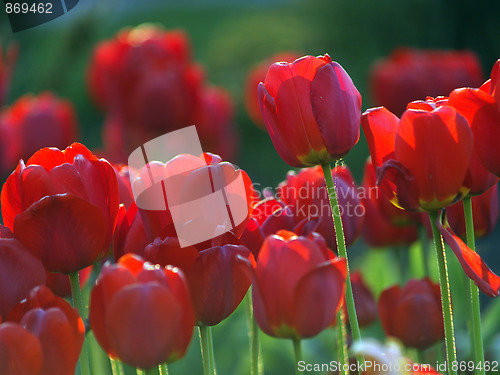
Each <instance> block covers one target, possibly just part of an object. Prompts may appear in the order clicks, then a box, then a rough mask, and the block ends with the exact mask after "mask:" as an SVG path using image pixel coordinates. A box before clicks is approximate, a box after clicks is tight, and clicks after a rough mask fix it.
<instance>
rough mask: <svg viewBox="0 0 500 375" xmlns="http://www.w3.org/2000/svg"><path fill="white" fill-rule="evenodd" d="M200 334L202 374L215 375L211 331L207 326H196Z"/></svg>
mask: <svg viewBox="0 0 500 375" xmlns="http://www.w3.org/2000/svg"><path fill="white" fill-rule="evenodd" d="M198 329H199V333H200V344H201V356H202V358H203V374H204V375H215V359H214V349H213V343H212V329H211V327H209V326H203V325H202V326H198Z"/></svg>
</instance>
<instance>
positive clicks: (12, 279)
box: [0, 225, 46, 368]
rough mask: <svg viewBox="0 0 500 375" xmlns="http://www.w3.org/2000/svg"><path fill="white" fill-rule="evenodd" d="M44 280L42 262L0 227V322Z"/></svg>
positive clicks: (7, 230) (5, 228)
mask: <svg viewBox="0 0 500 375" xmlns="http://www.w3.org/2000/svg"><path fill="white" fill-rule="evenodd" d="M45 280H46V275H45V269H44V268H43V265H42V262H40V260H39V259H38V258H37V257H35V256H34V255H33V254H31V253H30V252H29V251H28V249H26V248H25V247H24V246H23V244H22V243H20V242H19V241H18V240H17V239H15V238H14V235H13V234H12V232H11V231H10V230H9V229H8V228H7V227H4V226H3V225H0V290H1V293H0V321H1V320H2V318H4V319H5V317H6V316H7V314H8V313H9V311H10V310H11V309H12V308H13V307H14V306H15V305H16V304H17V303H18V302H20V301H21V300H23V299H24V298H26V296H27V295H28V293H29V291H30V290H31V289H32V288H34V287H35V286H37V285H41V284H45ZM0 362H1V361H0ZM0 368H1V367H0Z"/></svg>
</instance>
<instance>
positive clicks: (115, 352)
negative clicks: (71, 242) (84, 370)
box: [89, 254, 194, 369]
mask: <svg viewBox="0 0 500 375" xmlns="http://www.w3.org/2000/svg"><path fill="white" fill-rule="evenodd" d="M89 319H90V326H91V328H92V331H93V332H94V334H95V337H96V339H97V341H98V343H99V344H100V345H101V347H102V348H103V349H104V351H105V352H106V353H107V354H108V355H109V356H110V357H112V358H117V359H119V360H120V361H122V362H124V363H126V364H128V365H130V366H133V367H140V368H143V369H149V368H152V367H154V366H158V365H159V364H161V363H164V362H173V361H175V360H177V359H180V358H182V357H183V356H184V354H185V353H186V350H187V348H188V346H189V343H190V341H191V336H192V334H193V327H194V313H193V306H192V303H191V300H190V297H189V291H188V287H187V284H186V281H185V279H184V275H183V273H182V271H180V270H179V269H178V268H175V267H167V268H160V267H156V266H154V265H152V264H151V263H148V262H144V260H142V259H141V258H140V257H138V256H137V255H132V254H127V255H125V256H123V257H122V258H120V260H119V261H118V263H116V264H107V265H105V266H104V267H103V269H102V272H101V274H100V276H99V278H98V279H97V283H96V286H95V287H94V288H93V289H92V292H91V295H90V310H89Z"/></svg>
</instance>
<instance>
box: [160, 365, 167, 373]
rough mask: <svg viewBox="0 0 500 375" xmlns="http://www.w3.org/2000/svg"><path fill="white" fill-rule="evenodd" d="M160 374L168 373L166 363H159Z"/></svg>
mask: <svg viewBox="0 0 500 375" xmlns="http://www.w3.org/2000/svg"><path fill="white" fill-rule="evenodd" d="M160 375H168V366H167V364H166V363H162V364H161V365H160Z"/></svg>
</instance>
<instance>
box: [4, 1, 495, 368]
mask: <svg viewBox="0 0 500 375" xmlns="http://www.w3.org/2000/svg"><path fill="white" fill-rule="evenodd" d="M499 16H500V2H498V1H495V0H490V1H476V2H473V1H468V0H456V1H453V0H405V1H397V0H379V1H372V0H357V1H347V0H330V1H327V0H309V1H308V0H303V1H285V0H282V1H279V0H272V1H264V0H262V1H239V0H238V1H230V0H226V1H223V0H220V1H209V0H198V1H181V0H177V1H159V0H157V1H153V0H150V1H140V2H138V1H131V0H129V1H118V0H99V1H98V0H81V1H80V4H78V5H77V6H76V7H75V8H74V9H73V10H72V11H71V12H69V13H68V14H66V15H65V16H63V17H61V18H59V19H57V20H54V21H52V22H50V23H48V24H45V25H41V26H39V27H36V28H34V29H30V30H26V31H23V32H20V33H16V34H13V33H12V32H11V30H10V26H9V24H8V19H7V16H6V14H5V13H4V12H3V11H0V40H1V42H2V45H3V46H5V45H6V44H8V43H10V42H12V41H18V42H19V44H20V47H21V52H20V56H19V60H18V64H17V66H16V70H15V74H14V77H13V80H12V87H11V90H10V93H9V96H8V100H7V104H10V103H12V102H13V101H15V100H16V99H17V98H18V97H20V96H21V95H23V94H25V93H39V92H41V91H44V90H51V91H53V92H55V93H56V94H57V95H59V96H61V97H65V98H68V99H70V100H71V101H72V102H73V103H74V105H75V108H76V111H77V115H78V120H79V123H80V128H81V141H82V142H83V143H85V144H86V145H87V146H89V147H91V148H94V147H99V146H100V142H101V140H100V129H101V126H102V123H103V114H102V113H100V112H99V111H98V110H96V108H95V106H94V105H93V104H92V103H91V101H90V99H89V96H88V93H87V90H86V85H85V77H86V68H87V64H88V61H89V59H90V56H91V53H92V49H93V47H94V46H95V44H96V43H97V42H98V41H99V40H102V39H108V38H111V37H113V35H115V33H116V32H117V31H118V30H120V29H121V28H123V27H127V26H136V25H138V24H141V23H145V22H149V23H158V24H161V25H163V26H164V27H165V28H166V29H174V28H181V29H184V30H185V31H186V32H187V33H188V34H189V35H190V38H191V41H192V44H193V55H194V60H195V61H197V62H199V63H201V64H202V65H203V66H204V67H205V69H206V75H207V79H208V81H209V82H210V83H213V84H216V85H220V86H223V87H225V88H227V89H228V90H229V91H230V93H231V94H232V96H233V99H234V102H235V104H236V121H235V122H236V124H237V127H238V132H239V135H240V139H241V142H240V149H239V154H238V157H237V159H236V160H233V162H235V163H236V164H238V165H239V166H240V167H241V168H243V169H245V170H246V171H247V172H248V174H249V175H250V177H251V178H252V180H253V181H254V182H259V183H261V184H262V186H269V187H274V186H276V184H277V183H278V182H280V181H282V180H283V179H284V178H285V175H286V171H287V170H289V169H290V168H289V167H288V166H287V165H286V164H285V163H284V162H282V161H281V159H280V158H279V156H278V155H277V153H276V152H275V150H274V149H273V147H272V144H271V142H270V140H269V137H268V135H267V133H266V132H265V131H263V130H261V129H259V128H257V127H256V126H255V125H254V124H253V123H252V122H251V121H250V119H249V118H248V116H247V115H246V113H245V111H244V109H243V106H242V97H243V87H244V80H245V76H246V73H247V72H248V70H249V69H250V67H251V66H253V65H254V64H255V63H257V62H259V61H261V60H262V59H264V58H265V57H267V56H268V55H270V54H273V53H276V52H279V51H283V50H295V51H299V52H302V53H303V54H311V55H318V54H324V53H329V54H330V55H331V56H332V58H333V60H335V61H338V62H339V63H340V64H341V65H342V66H343V67H344V68H345V69H346V71H347V72H348V73H349V74H350V76H351V78H352V79H353V81H354V83H355V85H356V86H357V87H358V89H359V91H360V92H361V94H362V97H363V110H365V109H367V108H369V107H370V106H372V101H371V98H370V95H369V90H368V85H367V82H368V75H369V70H370V66H371V64H372V63H373V62H374V61H375V60H376V59H378V58H382V57H384V56H386V55H387V54H389V53H390V51H391V50H393V49H394V48H396V47H398V46H411V47H418V48H443V49H470V50H472V51H474V52H476V53H477V54H478V56H479V58H480V61H481V63H482V66H483V69H484V74H485V77H488V76H489V72H490V69H491V67H492V65H493V64H494V62H495V61H496V60H497V59H498V58H499V57H500V42H499V39H498V37H499V35H500V23H499V22H498V18H499ZM367 155H368V150H367V147H366V141H365V139H364V137H363V135H361V139H360V142H359V143H358V145H357V146H356V147H355V148H354V149H353V150H352V152H351V153H350V154H349V155H348V156H347V157H346V158H345V162H346V163H347V164H348V165H349V167H350V168H351V169H352V171H353V173H354V175H355V178H356V179H357V180H358V181H360V179H361V175H362V167H363V164H364V161H365V159H366V157H367ZM368 225H369V224H368ZM499 232H500V231H499V230H498V229H497V230H496V231H495V233H494V234H493V235H491V236H490V237H489V238H487V239H485V240H482V241H480V242H479V244H478V248H479V249H480V251H481V252H482V254H483V256H484V257H485V258H486V259H487V261H488V263H489V265H490V267H492V269H494V270H495V271H496V272H497V273H500V254H499V249H498V243H499V241H500V233H499ZM351 253H352V260H353V262H352V265H353V266H354V267H355V268H361V269H363V270H364V271H365V275H366V278H367V281H368V282H369V284H370V286H371V288H372V289H373V290H374V292H375V294H376V295H378V294H379V293H380V291H381V290H382V289H384V288H385V287H387V286H389V285H392V284H394V283H396V282H398V281H400V280H401V277H402V278H404V279H407V278H408V277H409V275H408V272H403V273H402V275H401V276H400V275H398V274H397V273H396V272H392V273H391V272H387V270H388V269H397V266H398V263H397V259H396V257H395V256H394V254H393V253H392V252H391V251H390V250H389V249H382V250H379V251H367V249H366V246H365V245H364V244H363V243H362V242H361V241H358V243H357V244H356V245H355V246H354V247H353V248H352V249H351ZM450 255H451V254H450ZM429 258H430V259H429V263H430V264H431V265H433V264H434V260H433V259H432V256H429ZM450 258H451V257H450ZM449 262H450V268H451V277H452V284H453V290H454V296H453V298H454V304H455V313H456V314H455V325H456V327H457V338H458V340H457V344H458V354H459V358H461V359H466V358H467V355H468V348H467V344H466V341H467V339H466V333H465V319H466V312H465V311H464V298H463V293H462V291H463V289H462V280H461V278H460V275H461V273H460V270H459V269H458V267H459V266H458V265H457V262H456V260H455V259H453V258H451V259H450V260H449ZM434 272H435V271H434ZM499 302H500V301H495V302H494V303H491V300H490V299H489V298H487V297H485V296H482V303H483V305H484V306H485V309H484V312H485V316H484V324H485V331H486V333H487V335H488V340H489V343H490V345H489V349H488V355H489V357H490V359H497V360H498V359H499V358H500V335H499V334H498V332H499V320H500V318H499V316H500V303H499ZM311 308H314V306H312V307H311ZM246 329H247V327H246V320H245V306H244V305H242V306H240V308H239V309H238V310H237V311H236V312H235V314H233V316H231V317H230V318H229V319H227V320H226V321H225V322H223V323H222V324H220V325H219V326H217V327H214V329H213V333H214V340H215V351H216V360H217V365H218V369H219V373H220V374H247V373H248V372H249V357H248V337H247V334H246ZM146 334H147V333H145V335H146ZM365 335H366V336H374V337H379V338H383V335H382V332H381V329H380V325H379V323H376V324H375V325H374V326H373V327H371V328H369V331H368V332H365ZM261 338H262V341H263V342H262V346H263V355H264V362H265V370H266V374H291V373H293V371H294V368H293V360H292V346H291V343H289V342H287V341H284V340H277V339H272V338H269V337H266V336H265V335H263V334H262V335H261ZM431 354H432V353H431ZM304 356H305V358H306V359H307V360H308V361H309V362H314V361H321V362H329V361H330V360H332V359H334V358H335V334H334V332H333V331H331V330H329V331H326V332H324V333H322V334H321V335H319V336H318V337H317V338H315V339H313V340H307V341H306V343H305V349H304ZM104 366H105V367H106V366H107V364H106V363H105V364H104ZM105 367H104V368H105ZM170 370H171V372H170V373H171V374H201V373H202V367H201V361H200V355H199V345H198V340H197V337H194V338H193V341H192V345H191V347H190V350H189V353H188V355H187V356H186V357H185V358H184V359H182V360H181V361H179V362H178V363H175V364H172V365H171V367H170ZM106 371H107V370H104V369H103V368H102V369H100V370H97V371H96V374H99V375H100V374H106Z"/></svg>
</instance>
